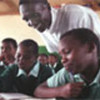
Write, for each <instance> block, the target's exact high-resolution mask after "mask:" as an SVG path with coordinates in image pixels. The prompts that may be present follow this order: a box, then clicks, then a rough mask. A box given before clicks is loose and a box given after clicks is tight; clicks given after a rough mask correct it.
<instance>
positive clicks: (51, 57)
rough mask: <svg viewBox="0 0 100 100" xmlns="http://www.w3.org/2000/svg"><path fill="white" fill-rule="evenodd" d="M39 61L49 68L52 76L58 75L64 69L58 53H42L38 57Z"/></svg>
mask: <svg viewBox="0 0 100 100" xmlns="http://www.w3.org/2000/svg"><path fill="white" fill-rule="evenodd" d="M38 61H40V63H41V64H43V65H44V66H46V67H49V68H50V69H51V71H52V74H55V73H57V72H58V71H59V70H60V69H61V68H63V64H62V63H61V59H60V57H59V55H58V54H57V53H50V54H48V55H47V54H45V53H41V54H39V56H38Z"/></svg>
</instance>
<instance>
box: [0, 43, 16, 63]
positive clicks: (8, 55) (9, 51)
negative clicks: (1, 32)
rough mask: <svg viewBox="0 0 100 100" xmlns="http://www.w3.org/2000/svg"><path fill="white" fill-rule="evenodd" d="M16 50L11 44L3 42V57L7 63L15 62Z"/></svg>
mask: <svg viewBox="0 0 100 100" xmlns="http://www.w3.org/2000/svg"><path fill="white" fill-rule="evenodd" d="M15 53H16V49H15V48H14V46H13V45H12V44H11V43H6V42H2V44H1V55H2V56H3V57H4V60H5V62H6V63H10V61H12V60H14V57H15Z"/></svg>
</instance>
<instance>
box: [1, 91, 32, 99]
mask: <svg viewBox="0 0 100 100" xmlns="http://www.w3.org/2000/svg"><path fill="white" fill-rule="evenodd" d="M26 99H27V100H30V99H33V98H32V97H31V96H28V95H25V94H21V93H0V100H26Z"/></svg>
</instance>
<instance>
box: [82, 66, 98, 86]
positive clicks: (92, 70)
mask: <svg viewBox="0 0 100 100" xmlns="http://www.w3.org/2000/svg"><path fill="white" fill-rule="evenodd" d="M98 71H99V67H98V65H97V66H95V67H92V66H91V67H89V69H87V71H85V72H84V73H82V74H81V75H82V78H83V79H84V81H86V83H88V84H89V83H91V82H92V81H93V80H94V79H95V77H96V75H97V73H98Z"/></svg>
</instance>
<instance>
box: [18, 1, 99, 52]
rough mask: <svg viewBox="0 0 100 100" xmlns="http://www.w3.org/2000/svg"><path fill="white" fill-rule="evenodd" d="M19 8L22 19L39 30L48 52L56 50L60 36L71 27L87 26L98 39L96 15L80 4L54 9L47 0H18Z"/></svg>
mask: <svg viewBox="0 0 100 100" xmlns="http://www.w3.org/2000/svg"><path fill="white" fill-rule="evenodd" d="M19 10H20V14H21V16H22V18H23V20H25V21H26V22H27V23H28V25H29V26H31V27H34V28H35V29H36V30H38V31H39V32H38V33H39V34H40V36H41V37H42V39H43V41H44V42H45V45H46V47H47V49H48V51H49V52H55V51H56V52H57V51H58V42H59V38H60V36H61V35H63V33H65V32H67V31H69V30H72V29H76V28H88V29H90V30H92V31H93V32H95V33H96V34H97V36H98V37H99V39H100V29H99V26H100V19H99V17H98V15H97V14H96V13H95V12H94V11H93V10H91V9H89V8H86V7H83V6H81V5H76V4H68V5H65V6H62V7H61V8H58V9H55V8H53V7H51V6H50V4H49V2H48V1H47V0H20V3H19Z"/></svg>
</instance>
